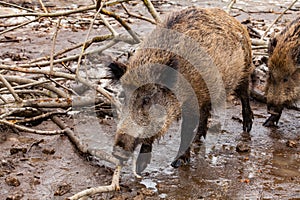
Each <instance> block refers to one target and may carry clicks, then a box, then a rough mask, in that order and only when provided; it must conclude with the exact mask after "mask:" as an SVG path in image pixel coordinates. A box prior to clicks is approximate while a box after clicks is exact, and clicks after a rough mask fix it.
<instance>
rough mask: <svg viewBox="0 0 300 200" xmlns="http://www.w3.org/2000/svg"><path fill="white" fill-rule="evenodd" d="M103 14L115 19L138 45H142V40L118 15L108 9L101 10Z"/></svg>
mask: <svg viewBox="0 0 300 200" xmlns="http://www.w3.org/2000/svg"><path fill="white" fill-rule="evenodd" d="M101 13H103V14H105V15H108V16H111V17H113V18H115V19H116V20H117V21H118V22H119V23H120V24H121V25H122V26H123V27H124V28H125V29H126V31H127V32H128V33H129V34H130V35H131V37H132V38H133V39H134V40H135V41H136V43H140V42H141V40H140V38H139V37H138V36H137V35H136V34H135V32H134V31H133V30H132V29H131V28H130V26H128V24H127V23H126V22H125V21H124V20H123V19H122V18H121V17H120V16H119V15H117V14H115V13H113V12H110V11H108V10H106V9H101Z"/></svg>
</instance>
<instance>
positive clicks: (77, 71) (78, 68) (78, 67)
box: [75, 3, 103, 79]
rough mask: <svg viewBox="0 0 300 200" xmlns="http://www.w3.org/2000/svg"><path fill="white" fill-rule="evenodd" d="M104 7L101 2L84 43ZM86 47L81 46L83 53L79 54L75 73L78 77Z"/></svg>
mask: <svg viewBox="0 0 300 200" xmlns="http://www.w3.org/2000/svg"><path fill="white" fill-rule="evenodd" d="M102 7H103V4H102V3H101V5H100V8H99V10H98V11H97V13H96V14H95V15H94V18H93V20H92V22H91V23H90V27H89V30H88V32H87V34H86V37H85V40H84V44H86V42H87V41H88V38H89V35H90V33H91V30H92V27H93V25H94V23H95V20H96V16H97V14H98V13H99V12H100V10H101V9H102ZM85 49H86V48H85V46H82V48H81V53H80V55H79V58H78V62H77V68H76V73H75V74H76V77H79V76H80V74H79V72H80V64H81V59H82V56H83V54H84V51H85ZM86 78H87V79H88V75H87V70H86Z"/></svg>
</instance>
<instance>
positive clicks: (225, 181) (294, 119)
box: [0, 0, 300, 200]
mask: <svg viewBox="0 0 300 200" xmlns="http://www.w3.org/2000/svg"><path fill="white" fill-rule="evenodd" d="M15 2H21V1H15ZM22 2H23V1H22ZM24 2H25V1H24ZM28 2H30V1H28ZM45 2H47V3H49V5H48V6H54V5H55V6H57V7H59V6H61V7H65V6H69V5H71V4H72V5H73V4H75V1H57V0H52V1H45ZM76 2H77V4H79V3H81V4H82V5H85V4H86V5H88V3H87V2H86V1H76ZM153 2H154V4H155V6H156V7H157V8H158V10H159V11H160V12H161V13H162V14H165V13H167V12H168V11H170V10H172V9H180V8H183V7H186V6H190V5H198V6H203V7H213V6H217V7H224V6H226V4H227V3H226V2H224V1H193V0H189V1H185V2H182V1H153ZM243 2H246V3H243ZM289 2H290V1H280V4H279V3H277V1H251V3H249V1H238V3H237V4H236V5H235V6H236V7H238V8H239V9H234V10H233V12H232V15H234V16H235V17H237V18H238V19H239V20H240V21H244V20H246V19H250V20H251V21H252V24H254V25H255V26H256V28H257V29H258V30H261V31H263V30H264V29H265V26H267V25H268V24H270V23H271V22H272V21H273V20H274V19H275V18H276V17H277V16H278V14H276V12H279V11H281V10H283V9H284V8H285V7H286V6H288V5H289ZM30 5H31V4H30ZM297 6H298V7H297ZM299 6H300V5H299V3H298V4H296V8H298V9H299ZM141 7H142V6H139V5H136V7H134V8H135V9H136V10H139V9H142V8H141ZM271 9H273V10H274V11H275V13H274V12H261V11H262V10H264V11H270V10H271ZM246 10H247V11H248V12H245V11H246ZM249 11H251V12H249ZM297 13H299V10H298V11H289V12H288V14H286V15H285V16H284V18H283V19H282V20H280V21H279V22H278V24H277V25H276V26H275V30H276V29H278V30H280V29H281V28H282V27H283V26H284V25H285V24H286V23H287V22H288V21H290V19H293V18H294V17H295V16H296V15H297ZM134 28H135V29H137V31H138V32H139V34H140V35H145V34H146V33H147V32H149V31H150V30H151V29H152V28H153V26H152V25H149V24H147V23H144V22H137V23H133V29H134ZM28 30H30V31H28V32H23V33H20V32H18V30H16V31H14V32H12V33H10V34H9V36H16V37H18V38H19V39H21V40H22V42H19V43H5V45H4V43H0V45H1V49H0V53H1V56H3V55H7V53H11V54H18V55H21V56H24V57H28V59H30V58H35V57H39V56H41V55H44V53H45V52H47V51H49V48H50V47H49V44H51V42H49V41H51V39H50V36H49V34H48V33H49V32H50V31H51V30H53V29H46V28H45V29H44V30H43V31H38V30H41V29H38V30H37V31H33V30H32V27H31V28H28ZM47 31H48V32H47ZM101 31H103V30H102V29H101V28H97V29H95V30H93V34H100V33H101ZM84 32H85V30H83V29H82V28H81V29H80V31H78V30H76V29H72V28H66V29H64V30H62V32H61V34H59V35H58V41H59V43H58V46H57V48H62V47H64V46H68V45H70V44H73V43H77V42H80V41H83V37H84ZM66 33H67V34H66ZM46 41H47V42H46ZM4 47H5V48H4ZM128 48H130V47H129V45H118V46H116V47H114V48H113V49H112V50H109V51H106V52H104V54H103V55H96V57H95V58H90V59H91V62H98V63H102V62H103V63H105V62H109V60H111V59H113V58H115V57H116V56H118V55H119V54H120V53H122V52H126V50H127V49H128ZM97 56H98V57H97ZM98 63H95V64H98ZM259 64H261V65H263V63H259ZM262 79H263V78H262ZM261 84H262V86H263V84H264V83H263V82H261ZM262 86H258V89H260V87H262ZM251 106H252V109H253V112H254V117H255V119H254V124H253V128H252V131H251V132H250V133H244V132H243V131H242V124H241V120H242V118H241V105H239V104H233V103H231V102H228V105H227V108H226V118H225V120H224V121H223V124H222V126H221V127H219V126H218V125H214V124H213V122H212V123H211V128H210V130H209V133H208V134H207V137H206V139H205V140H204V139H203V140H202V144H201V145H200V146H194V147H193V148H192V159H191V162H190V164H189V165H186V166H183V167H180V168H178V169H174V168H172V167H171V166H170V163H171V162H172V160H173V159H174V157H175V156H176V154H177V150H178V147H179V141H180V139H179V138H180V136H179V135H180V131H179V130H180V123H179V122H178V123H174V124H173V125H172V127H171V128H170V130H169V131H168V133H167V134H166V135H165V136H164V137H163V138H161V139H160V140H159V141H157V142H156V143H155V146H154V148H153V155H152V161H151V163H150V165H148V167H147V168H146V170H145V171H144V172H143V173H142V178H141V179H137V178H135V177H134V175H133V173H132V170H131V162H130V160H129V161H128V166H125V167H124V168H123V170H122V172H121V179H120V184H121V190H120V191H116V192H109V193H103V194H99V195H95V196H92V197H89V198H87V199H114V200H123V199H135V200H139V199H149V200H152V199H153V200H154V199H155V200H156V199H170V200H171V199H172V200H173V199H179V200H180V199H182V200H183V199H184V200H185V199H191V200H194V199H291V200H296V199H300V122H299V121H300V113H299V111H296V110H292V109H290V110H288V109H285V110H284V112H283V115H282V118H281V119H280V123H279V124H278V127H277V128H266V127H263V126H262V124H263V122H264V121H265V120H266V118H267V117H268V114H267V112H266V105H265V104H262V103H258V102H256V101H255V100H253V99H252V100H251ZM62 119H63V120H64V122H65V123H67V124H68V125H69V127H71V128H72V129H73V130H74V131H75V132H76V134H77V136H78V137H80V138H81V139H82V141H83V142H84V143H86V144H87V145H89V146H91V147H95V148H98V149H102V150H104V151H106V152H109V153H110V152H111V151H112V144H113V138H114V133H115V130H116V124H117V121H116V120H114V119H113V118H112V117H106V118H100V117H99V116H97V114H96V112H86V113H76V114H74V115H73V116H72V117H63V118H62ZM34 128H37V129H42V130H54V129H58V127H56V126H55V125H53V124H52V123H51V121H44V122H42V123H41V124H39V125H38V126H35V127H34ZM0 130H1V132H0V149H1V150H0V199H15V200H16V199H30V200H35V199H36V200H40V199H46V200H48V199H55V200H56V199H57V200H58V199H64V198H66V197H69V196H72V195H73V194H75V193H77V192H79V191H81V190H84V189H87V188H91V187H95V186H100V185H109V184H110V182H111V178H112V173H113V169H114V166H113V165H111V164H109V163H107V162H104V161H101V160H97V159H95V158H93V157H90V156H88V155H83V154H80V153H79V152H78V150H77V149H76V148H75V147H74V146H73V144H72V143H71V142H70V140H69V139H68V138H67V137H66V136H64V135H55V136H42V135H36V134H30V133H27V132H19V134H16V133H14V132H13V131H12V130H10V129H7V127H5V126H1V127H0Z"/></svg>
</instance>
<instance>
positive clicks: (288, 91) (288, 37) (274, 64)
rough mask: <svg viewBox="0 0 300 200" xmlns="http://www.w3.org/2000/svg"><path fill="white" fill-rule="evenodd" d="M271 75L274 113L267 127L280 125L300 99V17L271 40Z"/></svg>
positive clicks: (270, 108) (270, 106)
mask: <svg viewBox="0 0 300 200" xmlns="http://www.w3.org/2000/svg"><path fill="white" fill-rule="evenodd" d="M268 68H269V75H268V79H267V84H266V88H265V95H266V98H267V109H268V113H270V114H271V116H270V117H269V118H268V119H267V120H266V121H265V123H264V124H263V125H264V126H277V124H278V121H279V119H280V116H281V114H282V110H283V109H284V107H289V106H291V105H293V104H295V103H296V102H297V100H299V99H300V69H299V68H300V17H298V18H297V19H295V20H293V21H292V22H291V23H290V24H289V25H288V26H287V27H285V29H284V30H283V31H282V32H281V33H279V34H278V35H277V36H276V37H274V38H272V39H271V40H270V42H269V60H268Z"/></svg>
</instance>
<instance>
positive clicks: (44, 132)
mask: <svg viewBox="0 0 300 200" xmlns="http://www.w3.org/2000/svg"><path fill="white" fill-rule="evenodd" d="M0 124H5V125H8V126H10V127H12V128H16V129H18V130H20V131H25V132H29V133H35V134H39V135H58V134H62V133H64V132H65V131H64V130H55V131H42V130H36V129H32V128H27V127H25V126H21V125H17V124H14V123H13V122H9V121H7V120H0Z"/></svg>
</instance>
